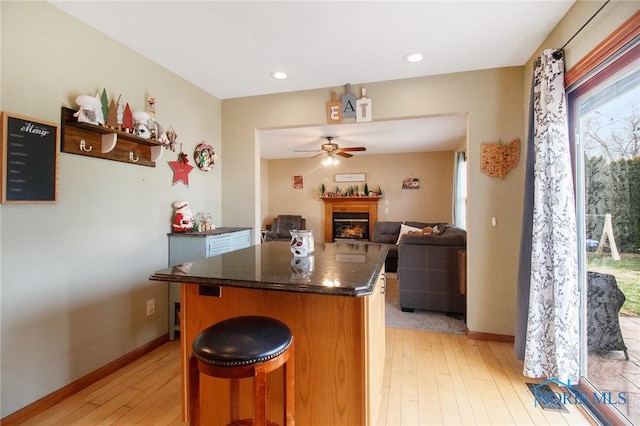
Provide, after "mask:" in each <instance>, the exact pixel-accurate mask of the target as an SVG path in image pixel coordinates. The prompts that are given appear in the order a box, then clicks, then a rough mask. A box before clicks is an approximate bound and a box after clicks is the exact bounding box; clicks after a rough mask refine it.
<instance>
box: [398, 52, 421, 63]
mask: <svg viewBox="0 0 640 426" xmlns="http://www.w3.org/2000/svg"><path fill="white" fill-rule="evenodd" d="M402 59H403V60H404V61H405V62H409V63H414V62H420V61H421V60H422V59H423V56H422V53H408V54H406V55H404V58H402Z"/></svg>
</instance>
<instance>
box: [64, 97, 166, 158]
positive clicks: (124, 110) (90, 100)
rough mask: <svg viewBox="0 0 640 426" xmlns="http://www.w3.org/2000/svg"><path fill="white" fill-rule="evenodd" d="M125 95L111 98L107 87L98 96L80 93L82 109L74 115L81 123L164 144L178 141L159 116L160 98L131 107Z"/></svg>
mask: <svg viewBox="0 0 640 426" xmlns="http://www.w3.org/2000/svg"><path fill="white" fill-rule="evenodd" d="M121 98H122V95H120V96H118V100H117V101H116V100H115V99H111V100H109V98H108V96H107V90H106V89H103V90H102V94H100V93H96V95H95V96H89V95H80V96H78V97H76V104H78V106H79V109H78V111H76V112H75V113H74V114H73V116H74V117H76V118H77V119H78V122H80V123H89V124H93V125H96V126H102V127H106V128H110V129H114V130H118V131H124V132H126V133H133V134H135V135H136V136H138V137H140V138H142V139H149V140H151V141H154V142H157V143H158V144H160V145H163V146H164V147H167V148H171V149H172V150H173V144H175V132H173V135H172V138H170V137H169V135H168V134H167V132H165V131H164V129H163V128H162V126H161V125H160V123H158V122H157V121H156V119H155V113H156V98H154V97H149V98H148V99H147V110H146V111H134V112H132V111H131V107H130V106H129V103H128V102H127V103H126V104H124V103H123V102H121Z"/></svg>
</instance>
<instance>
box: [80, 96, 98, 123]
mask: <svg viewBox="0 0 640 426" xmlns="http://www.w3.org/2000/svg"><path fill="white" fill-rule="evenodd" d="M76 104H77V105H78V106H79V108H78V111H76V112H75V113H74V114H73V116H74V117H76V118H77V119H78V122H79V123H89V124H94V125H96V126H102V125H104V115H102V104H101V103H100V99H98V98H97V97H95V96H89V95H80V96H78V97H77V98H76Z"/></svg>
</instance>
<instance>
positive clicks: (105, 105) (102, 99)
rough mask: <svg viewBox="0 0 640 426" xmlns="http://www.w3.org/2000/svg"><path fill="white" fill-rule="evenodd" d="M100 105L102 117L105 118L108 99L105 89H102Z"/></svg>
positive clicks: (107, 112)
mask: <svg viewBox="0 0 640 426" xmlns="http://www.w3.org/2000/svg"><path fill="white" fill-rule="evenodd" d="M96 96H97V95H96ZM100 103H101V104H102V116H103V117H105V118H106V117H107V116H108V115H109V98H107V89H102V96H101V97H100Z"/></svg>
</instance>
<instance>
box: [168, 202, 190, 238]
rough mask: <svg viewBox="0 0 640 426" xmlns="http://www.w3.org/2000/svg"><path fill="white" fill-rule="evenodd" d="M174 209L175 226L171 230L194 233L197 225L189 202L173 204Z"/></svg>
mask: <svg viewBox="0 0 640 426" xmlns="http://www.w3.org/2000/svg"><path fill="white" fill-rule="evenodd" d="M173 207H174V208H175V209H176V211H175V213H174V215H173V224H172V225H171V230H172V231H173V232H191V231H193V228H194V225H195V223H196V219H195V217H193V213H192V212H191V209H190V208H189V202H188V201H176V202H175V203H173Z"/></svg>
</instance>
